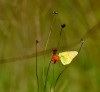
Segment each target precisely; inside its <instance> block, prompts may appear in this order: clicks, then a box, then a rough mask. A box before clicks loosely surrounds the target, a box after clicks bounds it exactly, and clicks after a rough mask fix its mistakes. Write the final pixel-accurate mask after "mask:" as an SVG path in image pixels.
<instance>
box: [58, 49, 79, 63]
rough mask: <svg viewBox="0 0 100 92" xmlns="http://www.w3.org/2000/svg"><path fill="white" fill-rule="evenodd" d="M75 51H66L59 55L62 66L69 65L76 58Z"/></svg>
mask: <svg viewBox="0 0 100 92" xmlns="http://www.w3.org/2000/svg"><path fill="white" fill-rule="evenodd" d="M77 54H78V52H77V51H66V52H62V53H59V57H60V60H61V62H62V64H63V65H67V64H70V63H71V61H72V60H73V59H74V58H75V57H76V56H77Z"/></svg>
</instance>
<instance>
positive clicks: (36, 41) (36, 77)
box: [36, 40, 39, 92]
mask: <svg viewBox="0 0 100 92" xmlns="http://www.w3.org/2000/svg"><path fill="white" fill-rule="evenodd" d="M38 43H39V41H38V40H36V78H37V92H39V77H38V60H37V47H38Z"/></svg>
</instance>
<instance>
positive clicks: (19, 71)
mask: <svg viewBox="0 0 100 92" xmlns="http://www.w3.org/2000/svg"><path fill="white" fill-rule="evenodd" d="M54 10H56V11H57V12H58V15H57V16H56V19H55V22H54V24H53V30H52V34H51V36H50V40H49V44H48V47H47V50H48V49H52V48H55V47H56V46H57V41H58V39H59V32H60V25H61V24H62V23H65V24H66V28H65V29H64V30H63V33H62V38H61V43H60V46H59V47H66V48H65V50H77V49H78V48H79V46H80V43H79V41H80V39H81V38H82V37H84V35H88V36H86V37H85V44H84V46H83V48H82V50H81V52H80V54H79V55H78V56H77V57H76V58H75V59H74V60H73V62H72V63H71V64H70V66H68V68H67V69H66V71H65V72H64V73H63V74H62V75H61V77H60V79H59V81H58V83H57V86H56V90H55V92H100V71H99V70H100V62H99V60H100V57H99V55H100V27H99V25H100V0H83V1H82V0H0V63H1V64H0V92H36V90H37V84H36V75H35V57H33V58H30V59H22V60H15V59H12V60H9V59H7V58H14V57H21V56H24V55H30V54H32V53H35V49H36V48H35V47H36V46H35V40H36V39H38V40H41V42H40V43H39V45H38V53H39V52H40V51H44V47H45V43H46V41H47V37H48V34H49V29H50V25H51V23H52V19H53V15H52V12H53V11H54ZM74 43H77V44H74ZM67 46H69V47H70V46H71V47H70V48H67ZM61 49H63V48H61ZM44 55H45V57H46V60H45V61H46V63H45V73H46V70H47V66H48V63H49V61H50V58H51V53H49V52H48V54H44V53H41V56H38V74H39V83H40V92H42V90H43V78H42V73H43V71H42V67H43V65H42V64H43V61H44ZM4 59H7V61H6V60H4ZM63 68H64V66H62V64H61V63H60V62H58V63H57V64H56V65H55V78H54V82H55V80H56V77H57V75H58V74H59V73H60V71H61V70H62V69H63ZM51 81H52V69H51V70H50V72H49V77H48V83H47V90H48V91H47V92H49V87H50V85H51Z"/></svg>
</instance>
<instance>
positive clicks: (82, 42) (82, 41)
mask: <svg viewBox="0 0 100 92" xmlns="http://www.w3.org/2000/svg"><path fill="white" fill-rule="evenodd" d="M80 42H81V46H80V48H79V50H78V53H80V51H81V49H82V46H83V44H84V40H83V39H81V41H80Z"/></svg>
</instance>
